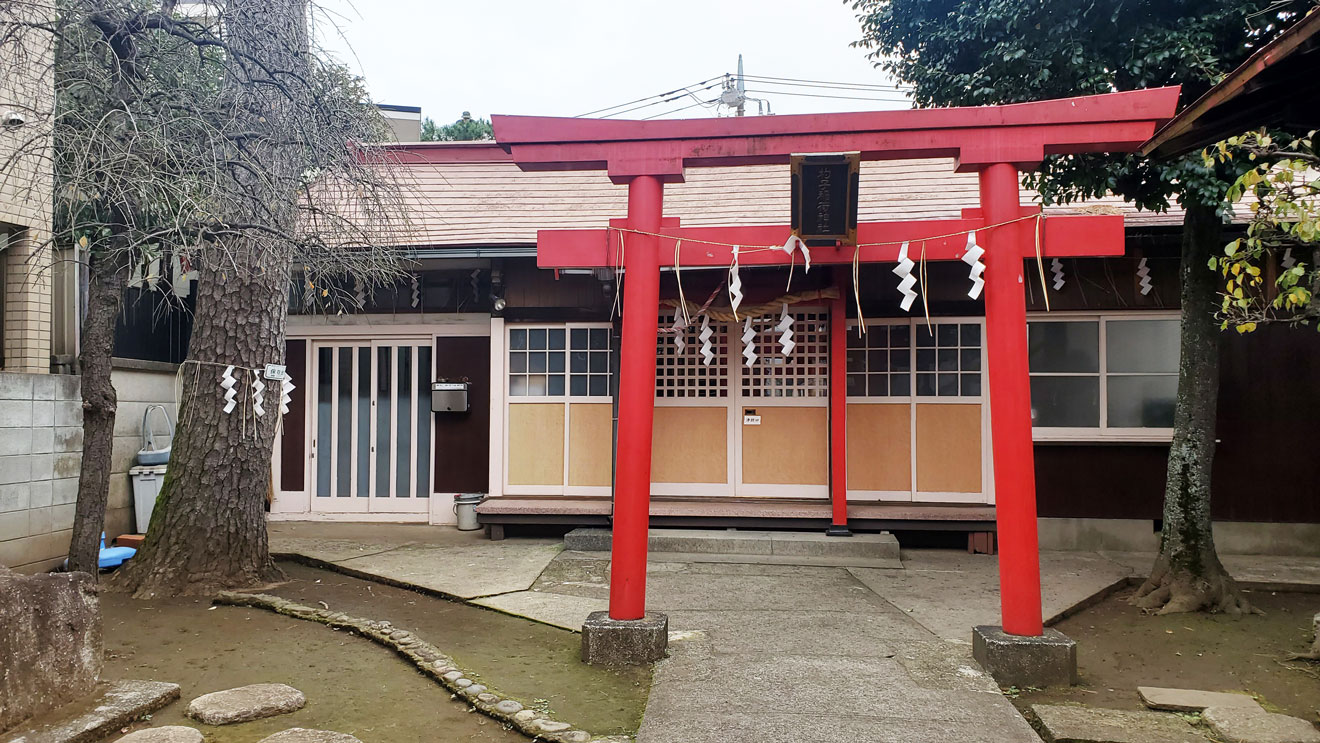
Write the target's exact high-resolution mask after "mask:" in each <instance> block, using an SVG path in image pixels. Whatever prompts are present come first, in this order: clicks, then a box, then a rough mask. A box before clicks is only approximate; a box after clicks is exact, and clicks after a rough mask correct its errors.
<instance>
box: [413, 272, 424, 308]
mask: <svg viewBox="0 0 1320 743" xmlns="http://www.w3.org/2000/svg"><path fill="white" fill-rule="evenodd" d="M421 303H422V282H421V280H419V279H418V278H417V274H413V275H412V306H413V307H416V306H417V305H419V304H421Z"/></svg>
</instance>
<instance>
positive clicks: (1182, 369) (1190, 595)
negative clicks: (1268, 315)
mask: <svg viewBox="0 0 1320 743" xmlns="http://www.w3.org/2000/svg"><path fill="white" fill-rule="evenodd" d="M1186 209H1187V211H1186V216H1185V217H1184V218H1183V239H1182V262H1181V269H1180V271H1181V274H1182V276H1181V279H1182V330H1181V343H1180V346H1181V354H1182V355H1181V360H1180V362H1179V367H1178V400H1177V407H1176V409H1175V413H1174V423H1173V443H1172V444H1171V445H1170V447H1169V469H1168V475H1167V477H1166V480H1165V486H1164V530H1163V531H1162V532H1161V536H1160V553H1159V555H1158V556H1157V557H1156V559H1155V565H1154V567H1153V568H1152V569H1151V574H1150V578H1148V579H1147V580H1146V582H1145V583H1143V584H1142V585H1141V587H1140V588H1139V589H1137V592H1136V594H1134V595H1133V597H1132V602H1133V603H1134V604H1136V605H1137V606H1140V607H1142V608H1145V609H1152V610H1155V609H1158V610H1159V613H1161V614H1168V613H1175V612H1189V611H1200V610H1202V609H1207V610H1209V611H1224V612H1229V613H1232V614H1240V613H1242V612H1246V611H1251V606H1250V605H1249V604H1248V603H1247V602H1246V600H1245V599H1244V598H1243V597H1242V594H1241V592H1240V591H1239V590H1238V588H1237V584H1236V583H1235V582H1234V581H1233V578H1232V576H1230V575H1229V574H1228V571H1226V570H1225V569H1224V566H1223V565H1222V564H1221V563H1220V562H1219V555H1218V554H1217V553H1216V552H1215V540H1214V533H1213V531H1212V530H1211V518H1210V473H1211V468H1212V465H1213V463H1214V456H1215V417H1216V412H1217V409H1218V399H1219V339H1220V333H1221V331H1220V329H1219V324H1218V323H1217V322H1216V321H1215V317H1214V310H1215V308H1216V307H1217V306H1218V304H1219V297H1218V288H1219V284H1218V277H1217V275H1216V274H1215V272H1214V271H1211V270H1210V269H1208V268H1206V261H1207V260H1208V259H1209V256H1210V255H1212V254H1213V253H1214V251H1217V250H1218V249H1219V247H1220V245H1221V241H1222V234H1223V224H1222V221H1221V220H1220V218H1219V215H1218V214H1217V213H1216V211H1215V208H1214V207H1213V206H1208V205H1204V204H1197V203H1188V204H1187V205H1186Z"/></svg>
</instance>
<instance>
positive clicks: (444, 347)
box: [431, 336, 491, 493]
mask: <svg viewBox="0 0 1320 743" xmlns="http://www.w3.org/2000/svg"><path fill="white" fill-rule="evenodd" d="M434 358H435V377H434V379H435V380H436V381H441V380H444V381H457V380H460V379H466V380H469V382H468V384H469V385H470V386H469V387H468V404H469V406H470V407H469V409H468V411H467V412H466V413H453V412H451V413H435V414H432V415H431V418H433V419H434V420H435V433H434V443H433V446H434V448H435V453H434V458H433V462H434V468H435V475H434V476H435V490H436V492H440V493H484V492H486V491H487V490H488V489H489V485H490V483H489V478H490V385H491V373H490V338H488V337H485V336H472V337H457V336H439V337H437V338H436V339H435V354H434Z"/></svg>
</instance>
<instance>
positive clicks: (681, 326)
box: [670, 307, 687, 353]
mask: <svg viewBox="0 0 1320 743" xmlns="http://www.w3.org/2000/svg"><path fill="white" fill-rule="evenodd" d="M670 327H671V328H673V329H674V348H677V349H678V352H679V353H683V349H685V348H687V341H685V340H683V335H684V331H686V330H687V325H686V324H685V323H684V322H683V308H681V307H675V308H674V324H673V325H671V326H670Z"/></svg>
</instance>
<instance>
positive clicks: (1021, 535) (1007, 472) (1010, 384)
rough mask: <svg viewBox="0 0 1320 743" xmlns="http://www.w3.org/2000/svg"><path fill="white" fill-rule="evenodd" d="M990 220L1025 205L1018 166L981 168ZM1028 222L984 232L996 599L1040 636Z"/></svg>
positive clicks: (1010, 620) (1008, 628) (1011, 619)
mask: <svg viewBox="0 0 1320 743" xmlns="http://www.w3.org/2000/svg"><path fill="white" fill-rule="evenodd" d="M978 180H979V182H980V192H981V209H982V211H983V212H984V214H985V220H986V222H988V223H990V224H1001V223H1003V222H1007V221H1009V220H1011V219H1015V218H1017V217H1018V216H1019V215H1020V214H1021V213H1022V207H1021V204H1020V203H1019V201H1018V198H1019V197H1018V171H1017V168H1015V167H1014V166H1012V165H1008V164H997V165H991V166H989V167H987V168H983V169H982V170H981V171H980V173H979V174H978ZM1025 227H1030V228H1031V229H1032V230H1034V229H1035V227H1036V225H1035V222H1013V223H1011V224H1007V225H1004V226H1002V227H997V228H995V229H993V230H988V231H987V234H986V235H985V237H984V238H982V240H983V242H984V243H985V245H984V247H985V250H986V254H985V255H984V256H982V260H983V261H984V263H985V336H986V337H985V340H986V361H987V365H988V366H989V369H988V370H987V373H988V374H989V377H990V385H989V387H990V439H991V442H992V446H993V454H992V456H993V458H994V469H995V523H996V525H997V526H998V535H997V538H998V542H999V601H1000V605H1001V616H1002V618H1003V622H1004V625H1003V626H1004V631H1005V632H1007V633H1009V634H1012V635H1025V636H1028V637H1036V636H1038V635H1040V634H1041V631H1042V618H1041V599H1040V547H1039V542H1038V540H1037V536H1036V468H1035V453H1034V452H1033V450H1032V443H1031V380H1030V377H1029V376H1028V365H1027V361H1028V360H1027V298H1026V295H1025V292H1024V286H1023V285H1024V283H1025V281H1024V280H1025V278H1026V277H1024V276H1023V275H1022V266H1023V263H1022V246H1023V245H1024V244H1025V243H1026V242H1027V241H1026V240H1024V239H1023V234H1024V233H1025V232H1026V229H1024V228H1025Z"/></svg>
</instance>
